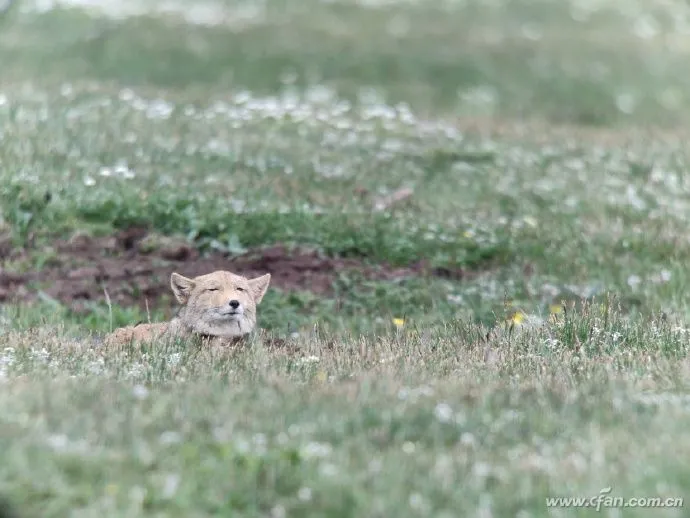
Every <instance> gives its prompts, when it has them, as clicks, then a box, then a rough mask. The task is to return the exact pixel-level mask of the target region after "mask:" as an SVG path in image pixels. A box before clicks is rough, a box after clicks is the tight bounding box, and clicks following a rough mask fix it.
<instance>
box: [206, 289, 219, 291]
mask: <svg viewBox="0 0 690 518" xmlns="http://www.w3.org/2000/svg"><path fill="white" fill-rule="evenodd" d="M219 289H220V288H207V289H206V291H218V290H219Z"/></svg>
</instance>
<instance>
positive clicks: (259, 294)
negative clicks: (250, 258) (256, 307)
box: [249, 273, 271, 304]
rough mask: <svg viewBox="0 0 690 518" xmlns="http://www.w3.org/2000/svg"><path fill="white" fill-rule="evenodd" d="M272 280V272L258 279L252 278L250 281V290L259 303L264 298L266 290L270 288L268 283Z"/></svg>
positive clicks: (255, 300)
mask: <svg viewBox="0 0 690 518" xmlns="http://www.w3.org/2000/svg"><path fill="white" fill-rule="evenodd" d="M269 282H271V274H270V273H267V274H266V275H262V276H261V277H257V278H256V279H251V280H250V281H249V291H250V292H251V294H252V296H253V297H254V302H255V303H256V304H258V303H259V302H261V299H263V298H264V295H265V294H266V290H267V289H268V283H269Z"/></svg>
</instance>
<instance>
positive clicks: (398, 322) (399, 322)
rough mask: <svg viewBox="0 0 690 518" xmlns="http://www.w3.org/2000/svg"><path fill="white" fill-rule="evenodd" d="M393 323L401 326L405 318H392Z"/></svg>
mask: <svg viewBox="0 0 690 518" xmlns="http://www.w3.org/2000/svg"><path fill="white" fill-rule="evenodd" d="M393 324H394V325H395V327H402V326H404V325H405V319H403V318H394V319H393Z"/></svg>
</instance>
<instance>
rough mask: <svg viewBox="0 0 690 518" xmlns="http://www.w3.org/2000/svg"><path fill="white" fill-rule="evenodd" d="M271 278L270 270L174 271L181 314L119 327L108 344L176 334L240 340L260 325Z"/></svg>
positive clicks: (215, 341) (173, 286) (225, 341)
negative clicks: (252, 273) (256, 273)
mask: <svg viewBox="0 0 690 518" xmlns="http://www.w3.org/2000/svg"><path fill="white" fill-rule="evenodd" d="M270 282H271V274H270V273H267V274H265V275H262V276H260V277H256V278H254V279H247V278H246V277H243V276H242V275H237V274H234V273H232V272H229V271H225V270H218V271H215V272H212V273H208V274H205V275H200V276H198V277H194V278H193V279H190V278H187V277H185V276H184V275H181V274H179V273H177V272H173V273H172V275H171V276H170V287H171V289H172V292H173V295H174V296H175V299H176V300H177V302H178V303H179V304H180V305H181V308H180V310H179V312H178V313H177V315H176V316H175V317H174V318H173V319H171V320H170V321H169V322H156V323H147V324H137V325H134V326H127V327H121V328H119V329H116V330H114V331H113V332H112V333H110V334H109V335H107V336H106V338H105V344H106V345H107V346H121V345H125V344H129V343H132V342H151V341H154V340H160V339H163V338H175V337H180V338H192V337H199V338H201V339H203V340H205V341H206V342H211V343H212V344H216V345H226V344H234V343H238V342H240V341H242V339H244V338H245V337H246V336H247V335H249V334H250V333H251V332H252V331H253V330H254V328H255V327H256V308H257V306H258V305H259V303H260V302H261V301H262V300H263V298H264V295H265V294H266V291H267V290H268V285H269V283H270Z"/></svg>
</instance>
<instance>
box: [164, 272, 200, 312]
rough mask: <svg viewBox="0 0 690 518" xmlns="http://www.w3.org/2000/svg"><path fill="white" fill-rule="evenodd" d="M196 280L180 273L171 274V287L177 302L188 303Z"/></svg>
mask: <svg viewBox="0 0 690 518" xmlns="http://www.w3.org/2000/svg"><path fill="white" fill-rule="evenodd" d="M194 285H195V283H194V281H193V280H192V279H188V278H187V277H185V276H183V275H180V274H179V273H174V272H173V274H172V275H171V276H170V287H171V288H172V290H173V293H174V294H175V298H176V299H177V302H179V303H180V304H186V303H187V300H188V299H189V294H190V293H191V292H192V290H193V289H194Z"/></svg>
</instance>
